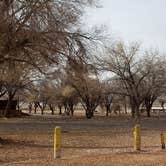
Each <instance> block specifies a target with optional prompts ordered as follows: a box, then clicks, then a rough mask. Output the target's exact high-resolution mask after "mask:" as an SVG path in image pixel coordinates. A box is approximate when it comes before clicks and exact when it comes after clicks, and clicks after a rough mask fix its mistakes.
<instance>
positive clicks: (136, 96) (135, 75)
mask: <svg viewBox="0 0 166 166" xmlns="http://www.w3.org/2000/svg"><path fill="white" fill-rule="evenodd" d="M139 53H140V51H139V44H137V43H134V44H131V45H130V46H128V47H127V46H125V45H124V43H122V42H120V43H118V44H116V45H114V46H112V47H110V48H108V49H107V54H106V57H102V58H99V60H100V64H99V66H100V68H101V69H102V70H106V71H110V72H112V73H114V74H115V75H116V77H117V78H118V79H119V81H120V83H121V84H122V87H123V88H124V89H125V94H126V95H128V96H129V97H130V104H131V108H132V116H133V117H134V116H135V115H136V117H140V111H139V108H140V105H141V103H142V102H143V101H144V98H145V95H146V92H145V91H144V89H143V88H144V80H145V78H146V77H147V75H148V74H149V73H150V71H151V67H150V66H149V68H147V70H143V69H142V67H143V65H144V63H142V59H141V58H138V56H140V55H139ZM123 93H124V92H123Z"/></svg>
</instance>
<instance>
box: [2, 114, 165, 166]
mask: <svg viewBox="0 0 166 166" xmlns="http://www.w3.org/2000/svg"><path fill="white" fill-rule="evenodd" d="M136 123H138V122H136V121H135V120H132V119H130V118H129V117H127V118H126V117H125V118H124V117H112V118H110V117H109V118H106V117H96V118H93V119H91V120H87V119H85V118H82V117H74V118H71V119H69V118H64V117H62V118H61V117H58V116H56V115H55V116H48V115H47V116H46V115H45V116H40V115H35V116H30V117H26V118H11V119H0V137H1V139H2V140H1V142H2V143H1V145H0V165H3V166H130V165H131V166H143V165H145V166H166V150H161V145H160V133H161V131H165V132H166V116H163V117H161V118H160V119H158V118H150V119H147V118H144V119H143V120H142V121H141V122H140V125H141V136H142V137H141V140H142V145H141V146H142V149H141V151H140V152H135V151H134V150H133V126H134V125H135V124H136ZM56 126H61V128H62V158H61V159H56V160H55V159H53V131H54V128H55V127H56Z"/></svg>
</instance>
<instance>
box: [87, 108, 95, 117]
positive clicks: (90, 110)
mask: <svg viewBox="0 0 166 166" xmlns="http://www.w3.org/2000/svg"><path fill="white" fill-rule="evenodd" d="M93 116H94V110H93V109H92V108H91V107H87V109H86V118H87V119H91V118H92V117H93Z"/></svg>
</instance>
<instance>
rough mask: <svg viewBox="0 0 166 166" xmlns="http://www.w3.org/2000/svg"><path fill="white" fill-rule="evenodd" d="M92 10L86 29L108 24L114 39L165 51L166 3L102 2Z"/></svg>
mask: <svg viewBox="0 0 166 166" xmlns="http://www.w3.org/2000/svg"><path fill="white" fill-rule="evenodd" d="M100 1H101V5H102V6H103V7H102V8H97V9H89V10H88V11H87V13H86V15H85V17H84V18H85V22H86V26H89V27H90V26H92V25H106V26H107V27H108V30H109V32H110V33H111V34H112V36H113V37H114V38H117V39H122V40H124V41H128V42H130V41H139V42H141V43H142V45H143V46H144V47H147V48H151V47H153V48H159V49H160V50H161V51H164V52H166V0H100Z"/></svg>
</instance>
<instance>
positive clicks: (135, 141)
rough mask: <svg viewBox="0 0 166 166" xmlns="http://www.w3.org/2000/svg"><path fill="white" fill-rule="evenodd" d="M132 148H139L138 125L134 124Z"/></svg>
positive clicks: (139, 135)
mask: <svg viewBox="0 0 166 166" xmlns="http://www.w3.org/2000/svg"><path fill="white" fill-rule="evenodd" d="M134 150H141V134H140V125H135V126H134Z"/></svg>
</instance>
